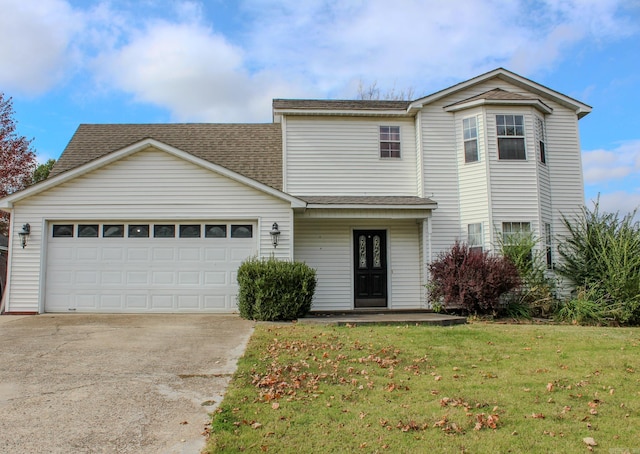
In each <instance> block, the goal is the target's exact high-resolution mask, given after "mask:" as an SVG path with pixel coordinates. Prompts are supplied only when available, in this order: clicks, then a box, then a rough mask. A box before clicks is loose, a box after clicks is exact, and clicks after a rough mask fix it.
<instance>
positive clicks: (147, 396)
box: [0, 314, 254, 454]
mask: <svg viewBox="0 0 640 454" xmlns="http://www.w3.org/2000/svg"><path fill="white" fill-rule="evenodd" d="M253 327H254V323H253V322H250V321H246V320H242V319H240V318H239V317H238V316H233V315H177V314H171V315H169V314H167V315H160V314H157V315H156V314H154V315H81V314H72V315H66V314H65V315H38V316H1V317H0V345H1V347H0V348H1V350H0V451H2V452H10V453H11V452H16V453H18V452H29V453H40V452H43V453H44V452H46V453H70V452H73V453H154V454H156V453H197V452H199V451H200V450H201V449H202V448H203V447H204V444H205V439H204V437H203V436H202V432H203V430H204V428H205V424H206V423H207V422H208V420H209V418H208V416H207V414H208V413H210V412H211V411H213V410H214V409H215V407H216V406H217V405H218V404H219V403H220V401H221V400H222V396H223V393H224V391H225V389H226V386H227V385H228V383H229V380H230V379H231V375H232V374H233V372H234V371H235V369H236V362H237V359H238V357H239V356H240V355H241V354H242V353H243V352H244V349H245V347H246V344H247V341H248V339H249V337H250V335H251V333H252V331H253Z"/></svg>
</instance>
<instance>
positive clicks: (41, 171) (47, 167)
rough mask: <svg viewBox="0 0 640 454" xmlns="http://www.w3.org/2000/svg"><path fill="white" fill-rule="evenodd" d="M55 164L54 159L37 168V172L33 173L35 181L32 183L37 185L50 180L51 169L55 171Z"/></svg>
mask: <svg viewBox="0 0 640 454" xmlns="http://www.w3.org/2000/svg"><path fill="white" fill-rule="evenodd" d="M55 163H56V160H55V159H53V158H52V159H49V160H48V161H47V162H45V163H43V164H39V165H38V167H36V170H34V171H33V180H32V182H31V183H32V184H36V183H38V182H40V181H42V180H46V179H47V178H49V174H50V173H51V169H53V166H54V165H55Z"/></svg>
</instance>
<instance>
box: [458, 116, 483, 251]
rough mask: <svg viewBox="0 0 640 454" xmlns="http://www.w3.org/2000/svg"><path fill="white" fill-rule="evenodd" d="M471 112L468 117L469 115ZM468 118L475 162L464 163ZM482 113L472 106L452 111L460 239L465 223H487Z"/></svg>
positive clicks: (462, 237) (465, 228) (462, 236)
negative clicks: (473, 126)
mask: <svg viewBox="0 0 640 454" xmlns="http://www.w3.org/2000/svg"><path fill="white" fill-rule="evenodd" d="M472 113H475V115H474V116H472V117H470V114H472ZM468 118H472V119H474V120H475V121H474V123H475V124H476V130H477V139H476V142H477V143H478V158H479V160H478V161H477V162H471V163H467V162H465V150H464V134H463V130H464V128H463V124H464V123H463V119H468ZM484 123H485V122H484V116H483V115H481V114H480V112H479V111H476V110H475V109H474V110H473V111H470V112H462V113H459V114H456V124H457V126H458V128H459V129H458V134H457V135H458V141H457V150H456V151H457V153H456V154H457V156H458V169H459V170H458V178H459V193H460V229H461V230H462V231H461V234H460V238H461V239H462V240H465V239H466V237H467V225H468V224H475V223H477V222H481V221H486V223H487V224H489V222H490V220H489V200H490V197H489V184H488V181H487V166H488V162H487V159H486V154H485V137H486V131H485V126H484ZM488 242H489V239H488V238H487V239H485V238H483V241H482V242H481V243H480V244H483V243H487V244H488Z"/></svg>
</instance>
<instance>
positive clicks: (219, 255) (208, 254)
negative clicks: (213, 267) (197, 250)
mask: <svg viewBox="0 0 640 454" xmlns="http://www.w3.org/2000/svg"><path fill="white" fill-rule="evenodd" d="M205 260H206V261H207V262H226V261H227V249H226V248H220V247H219V248H217V249H216V248H207V249H205Z"/></svg>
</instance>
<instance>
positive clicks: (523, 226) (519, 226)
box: [502, 222, 531, 240]
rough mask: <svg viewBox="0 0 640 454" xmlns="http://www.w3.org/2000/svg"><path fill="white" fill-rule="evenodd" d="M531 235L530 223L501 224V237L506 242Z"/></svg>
mask: <svg viewBox="0 0 640 454" xmlns="http://www.w3.org/2000/svg"><path fill="white" fill-rule="evenodd" d="M529 233H531V223H530V222H503V223H502V237H503V238H504V239H505V240H508V239H510V238H513V237H518V236H520V235H528V234H529Z"/></svg>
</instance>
